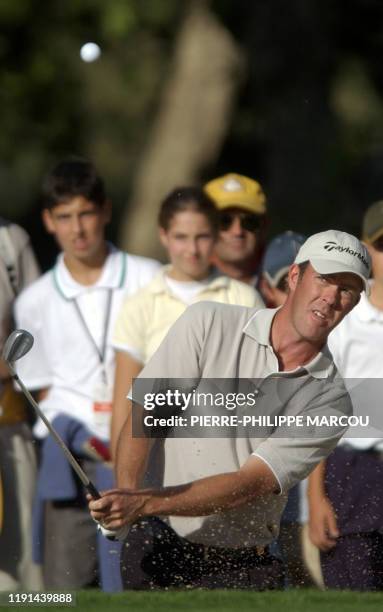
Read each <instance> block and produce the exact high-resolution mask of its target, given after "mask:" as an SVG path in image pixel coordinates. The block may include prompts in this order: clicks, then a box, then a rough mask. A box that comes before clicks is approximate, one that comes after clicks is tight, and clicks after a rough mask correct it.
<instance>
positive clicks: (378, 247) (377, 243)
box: [372, 236, 383, 253]
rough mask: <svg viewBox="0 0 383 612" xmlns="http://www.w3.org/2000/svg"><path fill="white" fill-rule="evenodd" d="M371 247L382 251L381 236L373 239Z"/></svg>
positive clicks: (382, 238) (382, 239) (382, 240)
mask: <svg viewBox="0 0 383 612" xmlns="http://www.w3.org/2000/svg"><path fill="white" fill-rule="evenodd" d="M372 247H373V248H374V249H375V251H379V253H383V236H381V237H380V238H378V239H377V240H375V242H373V243H372Z"/></svg>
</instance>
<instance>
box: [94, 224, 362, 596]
mask: <svg viewBox="0 0 383 612" xmlns="http://www.w3.org/2000/svg"><path fill="white" fill-rule="evenodd" d="M369 274H370V257H369V255H368V252H367V250H366V248H365V247H364V246H363V245H362V244H361V243H360V242H359V241H358V240H357V239H356V238H355V237H353V236H351V235H349V234H346V233H343V232H339V231H334V230H330V231H327V232H322V233H319V234H315V235H314V236H311V237H310V238H309V239H308V240H307V241H306V242H305V243H304V244H303V245H302V247H301V248H300V250H299V252H298V254H297V256H296V259H295V262H294V264H293V265H292V266H291V267H290V269H289V273H288V287H289V293H288V297H287V300H286V302H285V304H284V305H283V306H282V307H281V308H280V309H276V310H275V309H262V310H258V311H256V312H254V310H253V309H250V308H246V307H241V306H228V305H224V304H213V303H210V302H205V303H199V304H196V305H193V306H191V307H189V308H188V309H187V310H186V312H185V313H184V314H183V315H182V316H181V317H180V318H179V319H178V320H177V322H176V323H175V325H174V326H173V327H172V328H171V330H170V331H169V333H168V335H167V336H166V338H165V339H164V341H163V342H162V344H161V345H160V347H159V348H158V350H157V351H156V353H155V354H154V355H153V357H152V358H151V360H150V361H149V362H148V364H147V365H146V366H145V367H144V369H143V370H142V372H141V374H140V376H139V379H148V387H149V383H150V382H151V381H153V380H154V379H156V380H157V381H158V380H160V379H169V378H171V379H172V380H173V381H174V379H199V380H201V381H203V380H205V381H206V379H212V378H220V379H222V378H226V379H235V378H238V379H247V380H248V381H253V383H254V387H255V389H254V392H255V393H258V394H259V397H260V406H262V400H264V399H265V398H266V400H267V397H268V395H269V391H270V390H271V391H272V390H273V384H274V389H275V388H276V387H277V388H278V389H279V388H282V386H281V384H282V382H283V381H284V380H288V381H289V383H290V384H292V385H295V387H294V389H295V391H294V393H293V394H290V395H289V394H283V393H282V392H281V393H280V398H279V399H281V398H282V403H281V406H277V405H275V408H276V409H278V410H277V412H280V411H286V410H287V411H290V412H292V411H295V413H296V414H297V413H299V414H301V415H305V414H311V415H317V416H320V417H321V416H325V415H326V414H328V413H329V411H330V412H331V413H332V414H337V415H341V416H344V415H349V414H350V413H351V404H350V399H349V397H348V395H347V393H345V391H344V386H343V382H342V380H341V378H340V377H339V375H338V373H337V371H336V368H335V366H334V363H333V360H332V356H331V354H330V353H329V351H328V349H327V346H326V340H327V336H328V334H329V333H330V332H331V330H332V329H334V327H335V326H336V325H337V324H338V323H340V321H341V320H342V319H343V317H345V316H346V315H347V314H348V313H349V312H350V311H351V310H352V309H353V308H354V306H355V305H356V304H357V303H358V301H359V299H360V294H361V292H362V291H363V290H364V289H366V290H367V288H368V284H367V280H368V277H369ZM154 388H157V387H156V386H155V387H154ZM148 390H149V389H148ZM271 396H272V397H277V395H276V394H275V393H274V395H273V394H271ZM282 396H283V397H282ZM133 399H135V397H134V394H133ZM264 403H265V402H264ZM269 408H270V406H269ZM271 408H273V407H271ZM253 411H254V413H256V412H257V406H255V408H253ZM259 411H260V408H258V413H259ZM131 429H132V427H131V419H128V420H127V422H126V423H125V425H124V428H123V429H122V432H121V435H120V439H119V444H118V449H117V468H116V469H117V476H118V484H119V487H121V488H120V489H115V490H110V491H106V492H104V493H103V495H102V498H101V499H99V500H93V501H90V502H89V508H90V511H91V514H92V516H93V518H94V519H95V520H97V521H99V522H100V523H101V524H102V525H103V526H104V527H106V528H108V529H111V530H116V531H118V530H121V529H122V528H126V527H127V526H130V529H129V531H128V535H127V537H126V539H125V542H124V546H123V552H122V576H123V581H124V586H125V588H136V589H145V588H159V587H168V586H202V587H203V586H205V587H208V588H222V587H229V588H252V587H254V586H255V587H257V588H275V587H276V586H279V584H275V582H274V581H273V575H274V572H273V567H274V566H275V562H274V559H273V558H272V557H271V555H270V553H269V551H268V544H269V543H270V542H271V541H272V540H273V539H274V538H275V537H276V536H277V534H278V526H279V521H280V516H281V513H282V511H283V508H284V505H285V501H286V493H287V491H288V490H289V489H290V488H291V487H292V486H293V485H294V484H296V483H297V482H299V481H300V480H301V479H303V478H304V477H306V476H307V475H308V474H309V473H310V472H311V471H312V469H313V468H314V467H315V466H316V465H317V464H318V463H319V462H320V461H321V460H322V459H323V458H325V457H326V456H327V455H328V454H329V453H330V452H331V450H332V449H333V448H334V447H335V446H336V444H337V441H338V440H339V438H340V437H341V436H342V434H343V433H344V427H343V428H342V427H341V426H333V427H330V428H328V430H326V429H325V430H322V431H321V433H317V432H314V434H315V435H311V436H308V435H306V436H304V437H299V436H295V435H294V436H293V435H292V436H289V437H286V434H285V436H284V437H283V436H281V435H280V433H281V432H280V431H279V427H278V426H277V427H275V428H273V429H272V431H271V432H270V434H269V435H268V436H265V437H263V438H262V437H259V436H258V437H252V436H251V430H250V428H249V434H248V435H247V436H246V432H245V433H244V432H243V430H241V431H238V436H236V437H234V438H233V437H226V438H213V437H211V432H210V434H209V437H207V436H205V437H203V438H202V437H201V438H192V437H186V438H181V437H177V436H168V437H166V439H165V440H164V448H163V450H164V470H163V482H162V484H163V486H162V487H149V488H145V489H143V488H142V484H143V478H144V477H146V478H148V477H149V476H150V472H151V470H152V469H153V468H154V467H157V468H158V465H156V466H153V465H152V463H153V462H152V461H151V456H153V454H151V453H152V447H153V439H150V438H149V437H134V436H133V435H132V433H131ZM239 434H241V435H239ZM155 456H158V453H157V455H155ZM260 567H261V568H263V570H264V578H265V582H264V584H263V585H262V586H261V587H259V584H260V581H259V574H258V573H257V572H258V569H259V568H260ZM268 572H269V573H268Z"/></svg>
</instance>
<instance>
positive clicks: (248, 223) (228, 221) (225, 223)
mask: <svg viewBox="0 0 383 612" xmlns="http://www.w3.org/2000/svg"><path fill="white" fill-rule="evenodd" d="M235 219H239V222H240V224H241V228H242V229H244V230H247V231H248V232H256V231H258V230H259V229H260V227H261V225H262V219H261V217H260V215H252V214H251V213H242V212H221V213H220V215H219V229H220V230H222V231H226V230H228V229H229V227H231V226H232V224H233V222H234V220H235Z"/></svg>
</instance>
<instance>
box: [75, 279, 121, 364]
mask: <svg viewBox="0 0 383 612" xmlns="http://www.w3.org/2000/svg"><path fill="white" fill-rule="evenodd" d="M112 297H113V289H108V298H107V304H106V311H105V318H104V331H103V335H102V345H101V349H100V348H99V347H98V345H97V342H96V341H95V339H94V338H93V336H92V334H91V332H90V329H89V327H88V325H87V322H86V321H85V317H84V315H83V314H82V312H81V310H80V307H79V305H78V302H77V300H76V298H73V300H72V302H73V306H74V308H75V310H76V312H77V315H78V318H79V320H80V322H81V325H82V326H83V329H84V331H85V333H86V335H87V336H88V338H89V340H90V342H91V344H92V346H93V347H94V349H95V350H96V353H97V355H98V358H99V360H100V363H101V364H102V365H103V364H104V362H105V353H106V340H107V336H108V329H109V322H110V315H111V310H112Z"/></svg>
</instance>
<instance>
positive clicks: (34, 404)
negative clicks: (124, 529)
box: [8, 363, 101, 499]
mask: <svg viewBox="0 0 383 612" xmlns="http://www.w3.org/2000/svg"><path fill="white" fill-rule="evenodd" d="M8 366H9V368H10V370H11V373H12V378H13V379H14V380H15V381H16V382H17V384H18V385H19V387H20V389H21V390H22V392H23V393H24V395H25V397H26V398H27V400H28V401H29V403H30V404H31V406H32V407H33V409H34V410H35V412H36V414H37V416H39V417H40V419H41V420H42V421H43V422H44V423H45V425H46V427H47V429H48V430H49V432H50V433H51V434H52V436H53V437H54V439H55V440H56V442H57V444H58V445H59V446H60V448H61V450H62V451H63V453H64V455H65V456H66V458H67V459H68V461H69V463H70V464H71V466H72V468H73V469H74V471H75V472H76V474H77V476H78V477H79V479H80V480H81V482H82V483H83V485H84V486H85V488H86V489H87V491H88V492H89V493H90V494H91V495H92V497H93V498H95V499H99V498H100V497H101V496H100V494H99V492H98V491H97V489H96V487H95V486H94V484H93V483H92V482H91V480H90V479H89V478H88V476H87V475H86V474H85V472H84V470H83V469H82V467H81V465H80V464H79V463H78V461H77V460H76V459H75V458H74V456H73V455H72V453H71V452H70V450H69V448H68V447H67V445H66V444H65V442H64V441H63V440H62V439H61V437H60V436H59V434H58V433H57V431H56V430H55V428H54V427H53V426H52V424H51V423H50V421H49V420H48V419H47V417H46V416H45V414H44V413H43V411H42V410H41V408H40V406H39V405H38V403H37V402H36V400H35V399H34V398H33V396H32V395H31V393H30V392H29V391H28V389H27V388H26V386H25V385H24V383H23V381H22V380H20V378H19V377H18V375H17V373H16V372H15V370H14V368H13V366H12V365H11V364H10V363H8Z"/></svg>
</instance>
